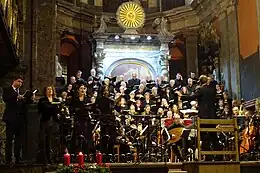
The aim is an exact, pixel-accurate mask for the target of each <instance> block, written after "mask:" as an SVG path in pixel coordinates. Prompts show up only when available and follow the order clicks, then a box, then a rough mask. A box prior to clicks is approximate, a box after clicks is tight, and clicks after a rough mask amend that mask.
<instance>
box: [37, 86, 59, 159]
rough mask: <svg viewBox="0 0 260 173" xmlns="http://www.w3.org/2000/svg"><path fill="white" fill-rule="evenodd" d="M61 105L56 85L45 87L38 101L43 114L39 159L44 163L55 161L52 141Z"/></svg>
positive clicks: (40, 111)
mask: <svg viewBox="0 0 260 173" xmlns="http://www.w3.org/2000/svg"><path fill="white" fill-rule="evenodd" d="M59 107H60V106H59V99H57V98H56V93H55V89H54V87H53V86H47V87H45V88H44V97H42V98H41V99H40V100H39V103H38V110H39V113H40V115H41V119H40V141H39V146H38V147H39V148H38V150H39V155H38V156H39V157H38V159H39V160H38V161H39V163H42V164H52V163H53V161H52V159H51V148H52V145H51V141H52V139H53V132H54V131H55V129H56V128H55V122H57V120H58V119H59V117H58V114H59V112H60V108H59ZM56 127H57V126H56Z"/></svg>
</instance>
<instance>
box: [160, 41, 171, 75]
mask: <svg viewBox="0 0 260 173" xmlns="http://www.w3.org/2000/svg"><path fill="white" fill-rule="evenodd" d="M168 43H169V42H166V41H164V42H162V43H161V47H160V51H161V55H160V65H161V75H162V76H165V77H169V56H170V55H169V46H168Z"/></svg>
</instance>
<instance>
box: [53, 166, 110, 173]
mask: <svg viewBox="0 0 260 173" xmlns="http://www.w3.org/2000/svg"><path fill="white" fill-rule="evenodd" d="M56 173H110V169H109V165H107V164H105V165H102V166H98V165H82V166H78V165H70V166H63V165H62V166H59V167H58V169H57V171H56Z"/></svg>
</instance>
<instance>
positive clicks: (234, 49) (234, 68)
mask: <svg viewBox="0 0 260 173" xmlns="http://www.w3.org/2000/svg"><path fill="white" fill-rule="evenodd" d="M227 17H228V19H227V20H228V30H229V37H228V41H229V56H230V66H229V68H230V73H231V77H230V78H231V91H232V97H233V98H235V99H240V98H241V88H240V66H239V64H240V63H239V62H240V53H239V40H238V39H239V38H238V21H237V11H236V6H235V5H233V6H229V7H228V9H227Z"/></svg>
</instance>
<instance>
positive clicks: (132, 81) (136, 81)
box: [128, 72, 140, 88]
mask: <svg viewBox="0 0 260 173" xmlns="http://www.w3.org/2000/svg"><path fill="white" fill-rule="evenodd" d="M135 85H140V79H138V78H137V74H136V72H133V73H132V79H129V80H128V87H129V88H133V87H134V86H135Z"/></svg>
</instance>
